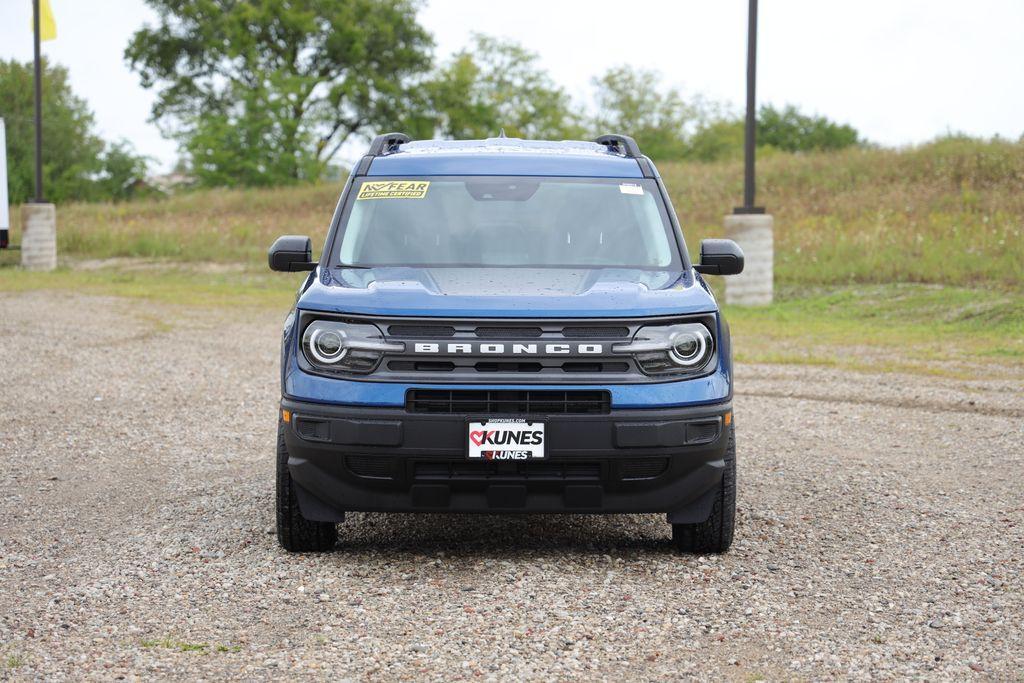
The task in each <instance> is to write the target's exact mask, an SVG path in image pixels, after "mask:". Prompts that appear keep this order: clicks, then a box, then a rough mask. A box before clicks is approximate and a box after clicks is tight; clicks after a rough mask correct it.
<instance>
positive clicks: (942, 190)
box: [12, 138, 1024, 289]
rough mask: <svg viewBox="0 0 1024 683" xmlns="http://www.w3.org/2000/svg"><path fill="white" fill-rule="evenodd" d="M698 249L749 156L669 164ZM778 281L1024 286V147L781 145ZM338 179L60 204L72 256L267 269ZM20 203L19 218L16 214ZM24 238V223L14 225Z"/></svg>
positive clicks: (774, 171)
mask: <svg viewBox="0 0 1024 683" xmlns="http://www.w3.org/2000/svg"><path fill="white" fill-rule="evenodd" d="M660 169H661V172H662V174H663V176H664V178H665V181H666V183H667V185H668V187H669V189H670V191H671V193H672V200H673V202H674V204H675V207H676V210H677V211H678V213H679V215H680V219H681V220H682V222H683V224H684V230H685V231H686V236H687V242H688V244H689V247H690V249H691V250H692V251H696V249H697V245H698V244H699V240H700V239H701V238H703V237H708V236H714V235H718V234H720V233H721V222H722V215H723V214H725V213H727V212H728V211H730V210H731V208H732V206H733V205H734V204H735V203H737V202H738V201H739V198H740V196H741V194H742V166H741V164H740V163H739V162H721V163H688V164H683V163H666V164H662V165H661V166H660ZM758 176H759V188H758V201H759V203H763V204H765V205H766V206H767V207H768V209H769V210H770V211H771V212H772V213H773V214H774V215H775V218H776V253H777V276H778V282H779V285H780V287H782V288H783V289H785V288H786V287H787V286H795V285H837V284H848V283H886V282H920V283H942V284H951V285H969V286H970V285H996V286H999V287H1001V288H1011V289H1016V288H1018V287H1020V286H1021V284H1022V276H1021V274H1022V273H1024V240H1022V239H1021V236H1022V235H1021V233H1022V230H1024V144H1021V143H1009V142H998V141H997V142H977V141H971V140H961V139H956V138H951V139H945V140H941V141H938V142H935V143H932V144H929V145H926V146H922V147H918V148H914V149H909V150H902V151H893V150H877V149H867V150H862V149H857V150H849V151H845V152H840V153H831V154H804V155H792V154H782V153H776V154H771V155H768V156H767V157H766V158H762V159H761V160H760V161H759V165H758ZM339 188H340V186H339V185H337V184H330V185H327V184H323V185H316V186H305V187H285V188H277V189H262V190H204V191H197V192H193V193H187V194H181V195H178V196H175V197H171V198H168V199H160V200H145V201H134V202H128V203H122V204H70V205H65V206H61V207H60V210H59V242H60V254H61V257H62V259H64V260H65V261H69V260H81V259H92V258H107V257H116V256H135V257H151V258H168V259H173V260H187V261H220V262H233V261H242V262H249V263H252V264H254V265H255V264H262V263H263V262H264V261H263V260H264V258H265V254H266V249H267V247H268V246H269V245H270V243H271V242H272V241H273V239H274V237H276V236H277V235H279V234H282V233H308V234H310V235H312V236H313V238H314V242H315V243H316V242H319V241H321V240H322V237H323V235H324V232H325V229H326V226H327V223H328V221H329V219H330V215H331V212H332V210H333V208H334V205H335V202H336V201H337V194H338V190H339ZM17 213H18V212H17V211H12V218H13V219H14V220H15V222H16V221H17ZM12 239H13V241H14V243H17V242H18V240H19V236H18V233H17V225H15V226H14V233H13V234H12Z"/></svg>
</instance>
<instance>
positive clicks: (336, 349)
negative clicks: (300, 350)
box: [309, 328, 348, 363]
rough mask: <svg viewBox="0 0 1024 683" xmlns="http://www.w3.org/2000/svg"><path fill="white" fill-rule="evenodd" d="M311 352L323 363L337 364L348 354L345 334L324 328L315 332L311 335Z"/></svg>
mask: <svg viewBox="0 0 1024 683" xmlns="http://www.w3.org/2000/svg"><path fill="white" fill-rule="evenodd" d="M309 352H310V353H311V354H312V355H313V358H315V359H316V360H318V361H319V362H321V363H337V362H338V361H340V360H341V359H342V358H344V357H345V354H347V353H348V348H347V347H346V346H345V333H344V332H342V331H341V330H331V329H324V328H317V329H315V330H313V332H312V334H310V335H309Z"/></svg>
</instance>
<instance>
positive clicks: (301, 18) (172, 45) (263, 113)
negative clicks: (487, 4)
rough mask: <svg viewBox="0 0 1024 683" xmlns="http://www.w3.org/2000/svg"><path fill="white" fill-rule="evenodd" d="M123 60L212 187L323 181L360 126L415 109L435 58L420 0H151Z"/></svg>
mask: <svg viewBox="0 0 1024 683" xmlns="http://www.w3.org/2000/svg"><path fill="white" fill-rule="evenodd" d="M147 2H148V3H149V5H150V6H151V7H153V8H154V9H155V10H156V11H157V13H158V15H159V22H158V23H157V25H156V26H146V27H144V28H142V29H141V30H139V31H138V32H136V33H135V35H134V36H133V37H132V40H131V42H130V43H129V45H128V48H127V49H126V50H125V58H126V59H127V60H128V62H129V64H130V65H131V67H132V68H133V69H135V70H136V71H138V72H139V75H140V78H141V81H142V84H143V86H144V87H147V88H151V87H155V88H157V89H158V96H157V100H156V103H155V104H154V106H153V112H152V114H153V119H154V120H156V121H157V122H158V123H159V124H160V125H161V126H162V127H163V130H164V132H165V133H166V134H167V135H169V136H172V137H175V138H177V139H178V140H179V141H180V142H181V143H182V145H183V148H184V149H185V151H187V152H188V153H189V154H190V155H191V156H192V157H193V164H194V171H195V173H196V175H197V177H198V179H199V180H200V182H202V183H204V184H208V185H233V184H248V185H270V184H279V183H283V182H289V181H294V180H298V179H313V178H316V177H318V176H319V174H320V173H322V172H323V170H324V169H325V168H326V167H327V165H328V164H329V163H330V161H331V159H332V158H333V157H334V156H335V154H336V153H337V151H338V149H339V148H340V147H341V145H342V144H344V142H345V141H346V140H348V139H349V138H350V137H351V136H352V135H359V134H367V133H368V132H369V131H371V130H380V129H384V128H391V127H393V126H395V125H396V124H397V123H398V122H399V121H400V120H403V119H405V118H407V117H408V116H409V115H410V111H409V101H408V99H407V97H406V95H407V93H406V90H407V86H408V84H409V83H410V81H411V79H413V78H414V77H416V76H418V75H421V74H423V73H424V72H425V71H426V70H427V69H429V67H430V48H431V46H432V39H431V37H430V35H429V34H428V33H427V32H426V31H425V30H424V29H423V28H422V27H421V26H419V24H417V22H416V9H417V7H418V2H417V1H416V0H291V1H290V2H279V1H277V0H247V1H239V0H147Z"/></svg>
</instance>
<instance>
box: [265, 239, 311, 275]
mask: <svg viewBox="0 0 1024 683" xmlns="http://www.w3.org/2000/svg"><path fill="white" fill-rule="evenodd" d="M267 261H268V262H269V263H270V269H271V270H280V271H283V272H285V273H294V272H296V271H300V270H313V269H314V268H316V261H314V260H313V241H312V240H311V239H309V238H308V237H306V236H305V235H282V236H281V237H278V238H277V239H276V240H274V244H273V245H272V246H271V247H270V251H268V252H267Z"/></svg>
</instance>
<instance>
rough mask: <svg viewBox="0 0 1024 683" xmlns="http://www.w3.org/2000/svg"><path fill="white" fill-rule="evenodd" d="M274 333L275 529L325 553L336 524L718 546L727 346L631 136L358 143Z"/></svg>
mask: <svg viewBox="0 0 1024 683" xmlns="http://www.w3.org/2000/svg"><path fill="white" fill-rule="evenodd" d="M269 261H270V267H271V268H272V269H274V270H279V271H291V272H294V271H310V272H309V274H308V275H307V277H306V278H305V280H304V282H303V283H302V285H301V287H300V288H299V293H298V297H297V299H296V302H295V306H294V308H293V309H292V311H291V312H290V313H289V315H288V317H287V319H286V320H285V324H284V338H283V343H282V345H281V405H280V413H279V417H278V437H277V535H278V539H279V541H280V544H281V545H282V546H283V547H284V548H285V549H287V550H290V551H315V550H328V549H330V548H332V547H333V546H334V544H335V542H336V540H337V526H336V525H337V523H339V522H342V521H343V520H344V518H345V513H346V512H348V511H381V512H463V513H465V512H490V513H495V512H502V513H555V512H568V513H640V512H648V513H649V512H660V513H665V514H667V517H668V522H669V523H671V525H672V538H673V540H674V542H675V544H676V546H677V547H678V548H679V549H680V550H683V551H688V552H699V553H706V552H723V551H725V550H727V549H728V548H729V545H730V543H731V542H732V536H733V526H734V523H735V522H734V520H735V506H736V502H735V495H736V455H735V441H734V436H733V432H734V428H735V425H734V423H733V419H732V417H733V415H732V404H731V401H732V353H731V349H730V341H729V328H728V326H727V325H726V323H725V320H723V318H722V315H721V313H720V312H719V310H718V305H717V303H716V301H715V298H714V296H713V295H712V292H711V289H710V288H709V287H708V285H707V284H706V283H705V281H704V279H703V277H702V275H729V274H734V273H739V272H740V271H741V270H742V269H743V253H742V252H741V251H740V249H739V247H738V246H737V245H736V244H735V243H733V242H730V241H728V240H705V241H704V242H703V243H702V244H701V258H700V263H699V264H692V263H691V262H690V258H689V256H688V255H687V250H686V245H685V244H684V242H683V234H682V231H681V230H680V227H679V223H678V221H677V218H676V214H675V212H674V211H673V209H672V206H671V204H670V203H669V197H668V193H667V191H666V189H665V186H664V184H663V183H662V180H661V177H660V176H659V174H658V171H657V170H656V169H655V167H654V164H653V163H651V160H650V159H648V158H647V157H645V156H644V155H643V154H642V153H641V152H640V150H639V148H638V147H637V145H636V143H635V141H633V140H632V139H631V138H629V137H627V136H623V135H606V136H603V137H600V138H598V139H597V140H596V141H594V142H572V141H566V142H540V141H525V140H516V139H508V138H492V139H488V140H476V141H417V142H413V141H411V140H410V139H409V138H408V137H407V136H405V135H402V134H399V133H392V134H388V135H381V136H378V137H377V138H376V139H374V140H373V142H372V144H371V145H370V149H369V152H368V153H367V155H366V156H364V157H363V158H362V160H361V161H360V162H359V163H358V164H357V165H356V167H355V168H354V169H353V171H352V173H351V175H350V177H349V178H348V181H347V182H346V184H345V187H344V189H343V190H342V192H341V198H340V200H339V202H338V205H337V208H336V209H335V212H334V217H333V220H332V221H331V225H330V229H329V232H328V234H327V241H326V244H325V246H324V249H323V252H322V256H321V258H320V260H319V262H315V261H314V260H313V255H312V244H311V242H310V239H309V238H308V237H300V236H295V235H287V236H283V237H280V238H279V239H278V240H277V241H276V242H275V243H274V245H273V246H272V247H271V248H270V252H269Z"/></svg>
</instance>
